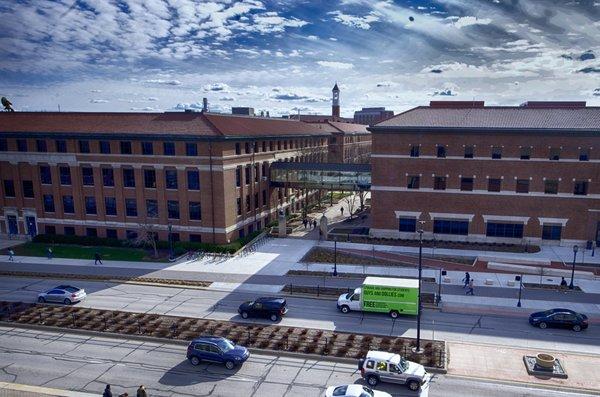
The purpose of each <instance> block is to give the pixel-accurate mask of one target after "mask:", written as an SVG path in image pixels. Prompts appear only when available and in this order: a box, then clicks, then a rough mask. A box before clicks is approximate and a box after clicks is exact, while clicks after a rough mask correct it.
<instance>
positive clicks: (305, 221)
mask: <svg viewBox="0 0 600 397" xmlns="http://www.w3.org/2000/svg"><path fill="white" fill-rule="evenodd" d="M302 223H303V224H304V229H306V225H308V221H307V220H306V218H304V219H302Z"/></svg>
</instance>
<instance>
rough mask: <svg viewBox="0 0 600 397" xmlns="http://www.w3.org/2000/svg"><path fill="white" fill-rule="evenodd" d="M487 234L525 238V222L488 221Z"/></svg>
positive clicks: (489, 235) (490, 235)
mask: <svg viewBox="0 0 600 397" xmlns="http://www.w3.org/2000/svg"><path fill="white" fill-rule="evenodd" d="M485 235H486V236H488V237H506V238H523V224H522V223H494V222H488V223H487V226H486V233H485Z"/></svg>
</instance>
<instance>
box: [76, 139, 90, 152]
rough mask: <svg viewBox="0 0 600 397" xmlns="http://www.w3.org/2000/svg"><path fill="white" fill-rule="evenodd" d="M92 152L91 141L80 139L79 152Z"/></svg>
mask: <svg viewBox="0 0 600 397" xmlns="http://www.w3.org/2000/svg"><path fill="white" fill-rule="evenodd" d="M89 152H90V141H79V153H89Z"/></svg>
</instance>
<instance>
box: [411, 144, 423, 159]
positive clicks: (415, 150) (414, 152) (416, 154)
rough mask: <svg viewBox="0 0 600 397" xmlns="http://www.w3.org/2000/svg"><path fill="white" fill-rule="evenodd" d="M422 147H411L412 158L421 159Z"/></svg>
mask: <svg viewBox="0 0 600 397" xmlns="http://www.w3.org/2000/svg"><path fill="white" fill-rule="evenodd" d="M420 152H421V147H420V146H419V145H412V146H411V147H410V157H419V155H420Z"/></svg>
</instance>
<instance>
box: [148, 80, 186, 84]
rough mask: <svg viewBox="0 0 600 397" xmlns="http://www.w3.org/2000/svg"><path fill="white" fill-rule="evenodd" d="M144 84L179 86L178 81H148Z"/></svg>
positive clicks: (179, 82)
mask: <svg viewBox="0 0 600 397" xmlns="http://www.w3.org/2000/svg"><path fill="white" fill-rule="evenodd" d="M145 83H149V84H161V85H181V81H179V80H165V79H149V80H146V81H145Z"/></svg>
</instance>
